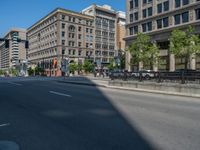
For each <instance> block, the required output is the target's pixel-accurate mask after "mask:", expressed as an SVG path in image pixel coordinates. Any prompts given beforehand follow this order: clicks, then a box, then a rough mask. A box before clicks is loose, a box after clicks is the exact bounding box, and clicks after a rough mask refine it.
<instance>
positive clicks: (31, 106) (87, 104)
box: [0, 80, 200, 150]
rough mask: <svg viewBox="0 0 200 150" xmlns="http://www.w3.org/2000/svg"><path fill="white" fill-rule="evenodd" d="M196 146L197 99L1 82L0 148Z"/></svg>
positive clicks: (199, 128)
mask: <svg viewBox="0 0 200 150" xmlns="http://www.w3.org/2000/svg"><path fill="white" fill-rule="evenodd" d="M148 149H149V150H154V149H159V150H199V149H200V100H199V99H194V98H189V97H188V98H187V97H176V96H166V95H159V94H149V93H140V92H130V91H124V90H114V89H107V88H97V87H93V86H83V85H72V84H67V83H61V82H56V81H53V80H52V81H51V80H48V81H45V80H44V81H42V80H40V81H34V80H29V81H28V80H27V81H20V82H19V81H17V80H14V81H13V80H12V81H9V80H8V81H7V80H6V81H4V82H0V150H148Z"/></svg>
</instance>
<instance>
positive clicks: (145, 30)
mask: <svg viewBox="0 0 200 150" xmlns="http://www.w3.org/2000/svg"><path fill="white" fill-rule="evenodd" d="M142 32H147V26H146V23H144V24H142Z"/></svg>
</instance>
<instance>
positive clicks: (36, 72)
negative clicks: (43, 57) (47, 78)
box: [35, 67, 44, 75]
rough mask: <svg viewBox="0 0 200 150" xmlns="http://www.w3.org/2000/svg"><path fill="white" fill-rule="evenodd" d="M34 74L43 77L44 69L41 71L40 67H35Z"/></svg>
mask: <svg viewBox="0 0 200 150" xmlns="http://www.w3.org/2000/svg"><path fill="white" fill-rule="evenodd" d="M35 74H36V75H44V69H42V68H41V67H35Z"/></svg>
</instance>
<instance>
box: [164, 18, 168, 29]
mask: <svg viewBox="0 0 200 150" xmlns="http://www.w3.org/2000/svg"><path fill="white" fill-rule="evenodd" d="M168 26H169V18H168V17H166V18H163V27H168Z"/></svg>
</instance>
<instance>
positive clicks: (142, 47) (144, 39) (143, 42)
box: [128, 33, 159, 66]
mask: <svg viewBox="0 0 200 150" xmlns="http://www.w3.org/2000/svg"><path fill="white" fill-rule="evenodd" d="M128 51H129V52H130V54H131V56H132V60H131V62H130V63H131V65H138V64H139V63H140V62H143V65H144V66H147V65H158V61H157V60H158V59H159V49H158V46H157V44H156V43H155V42H154V43H152V42H151V40H150V37H149V36H148V35H145V34H142V33H138V35H137V38H136V40H135V41H134V42H133V43H132V44H131V45H130V46H129V48H128ZM155 60H156V61H155Z"/></svg>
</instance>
